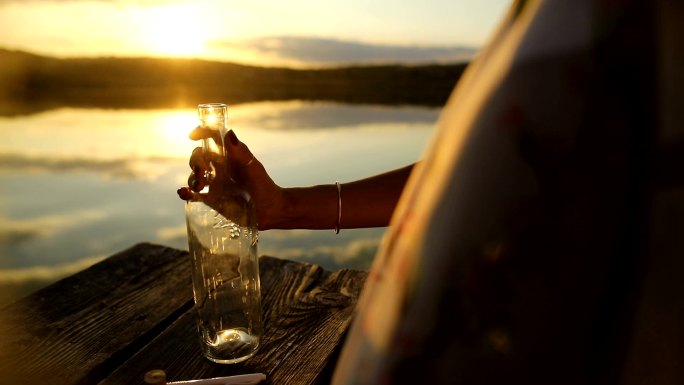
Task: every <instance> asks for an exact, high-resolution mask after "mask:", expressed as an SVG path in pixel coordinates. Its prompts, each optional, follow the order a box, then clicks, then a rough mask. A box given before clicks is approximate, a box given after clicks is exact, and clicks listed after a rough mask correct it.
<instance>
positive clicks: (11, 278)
mask: <svg viewBox="0 0 684 385" xmlns="http://www.w3.org/2000/svg"><path fill="white" fill-rule="evenodd" d="M103 259H105V256H98V257H91V258H85V259H81V260H79V261H76V262H71V263H67V264H63V265H59V266H31V267H22V268H14V269H0V284H8V283H10V284H17V283H24V282H27V281H51V282H52V281H55V280H57V279H60V278H63V277H66V276H69V275H72V274H74V273H77V272H79V271H81V270H83V269H86V268H88V267H90V266H92V265H94V264H95V263H97V262H99V261H101V260H103Z"/></svg>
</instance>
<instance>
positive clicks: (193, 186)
mask: <svg viewBox="0 0 684 385" xmlns="http://www.w3.org/2000/svg"><path fill="white" fill-rule="evenodd" d="M198 184H199V181H198V180H197V176H196V175H195V174H192V175H190V177H189V178H188V186H190V189H191V190H192V191H195V190H197V185H198Z"/></svg>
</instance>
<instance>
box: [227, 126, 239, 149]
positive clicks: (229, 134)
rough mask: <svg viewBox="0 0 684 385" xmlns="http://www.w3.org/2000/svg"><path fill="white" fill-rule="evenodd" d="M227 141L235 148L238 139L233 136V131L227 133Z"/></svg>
mask: <svg viewBox="0 0 684 385" xmlns="http://www.w3.org/2000/svg"><path fill="white" fill-rule="evenodd" d="M228 140H230V143H231V144H232V145H233V146H237V144H238V138H237V136H235V133H234V132H233V130H230V131H228Z"/></svg>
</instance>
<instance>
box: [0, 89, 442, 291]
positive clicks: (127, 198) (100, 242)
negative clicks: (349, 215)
mask: <svg viewBox="0 0 684 385" xmlns="http://www.w3.org/2000/svg"><path fill="white" fill-rule="evenodd" d="M437 113H438V111H437V110H434V109H425V108H419V107H379V106H358V105H338V104H330V103H300V102H279V103H275V102H269V103H255V104H245V105H237V106H234V107H231V108H230V118H229V119H230V125H231V127H233V128H234V129H235V130H236V132H237V134H238V136H239V137H240V138H241V139H242V140H243V141H245V142H246V143H248V144H249V146H250V148H251V149H252V151H253V152H254V153H255V154H256V155H257V156H258V157H259V158H260V159H261V160H262V162H263V163H264V164H265V165H266V167H267V169H268V170H269V171H270V173H271V174H272V176H273V178H274V179H275V180H276V181H277V182H278V183H279V184H281V185H284V186H294V185H311V184H320V183H332V182H334V181H335V180H340V181H347V180H353V179H356V178H360V177H364V176H368V175H371V174H374V173H377V172H381V171H385V170H387V169H390V168H393V167H398V166H402V165H405V164H408V163H410V162H413V161H415V160H416V159H418V158H419V157H420V154H421V152H422V149H423V147H424V146H425V144H426V142H427V140H428V138H429V136H430V134H431V132H432V125H433V123H434V121H435V120H436V117H437ZM195 124H196V118H195V111H186V110H97V109H60V110H54V111H49V112H44V113H40V114H36V115H31V116H24V117H14V118H0V133H2V136H3V141H2V142H1V143H0V196H1V199H0V288H2V289H3V290H2V291H3V292H5V297H11V296H13V295H17V294H14V293H18V294H22V293H24V292H26V291H27V290H30V289H33V288H35V287H39V286H40V285H44V284H45V283H47V282H50V281H53V280H54V279H57V278H60V277H63V276H65V275H68V274H71V273H74V272H76V271H78V270H80V269H82V268H85V267H87V266H89V265H90V264H92V263H94V262H95V261H97V260H99V259H102V258H104V257H105V256H108V255H111V254H112V253H114V252H116V251H119V250H123V249H125V248H127V247H129V246H131V245H133V244H135V243H137V242H143V241H149V242H155V243H160V244H165V245H169V246H173V247H177V248H186V247H187V245H186V242H187V240H186V236H185V224H184V218H183V210H182V203H181V201H179V200H178V198H177V196H176V193H175V191H176V188H177V187H178V186H179V185H181V184H184V183H185V182H184V181H185V179H186V178H187V175H188V171H189V170H188V168H187V160H186V159H187V155H188V154H189V153H190V151H191V150H192V148H193V147H194V144H193V143H192V142H191V141H190V140H188V139H186V138H187V133H188V132H189V130H190V129H191V128H192V127H194V125H195ZM382 233H383V229H360V230H348V231H343V232H342V233H341V234H340V235H335V234H334V233H333V232H332V231H306V230H297V231H268V232H264V233H263V234H262V235H261V240H260V244H259V249H260V250H259V251H260V253H261V254H270V255H274V256H277V257H282V258H291V259H297V260H306V261H310V262H314V263H319V264H322V265H323V266H325V267H328V268H332V269H335V268H339V267H356V268H366V267H367V266H368V264H369V263H370V261H371V259H372V256H373V254H374V252H375V248H376V247H377V244H378V242H379V239H380V237H381V236H382ZM3 301H4V300H3V298H1V297H0V303H2V302H3Z"/></svg>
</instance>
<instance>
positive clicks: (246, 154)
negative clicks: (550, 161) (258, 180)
mask: <svg viewBox="0 0 684 385" xmlns="http://www.w3.org/2000/svg"><path fill="white" fill-rule="evenodd" d="M223 143H224V145H225V150H226V153H227V154H228V157H229V159H230V162H231V163H232V164H233V165H234V166H235V167H237V168H242V167H245V166H247V165H248V164H250V163H252V162H253V161H254V155H253V154H252V152H251V151H250V150H249V148H248V147H247V145H246V144H244V143H242V142H240V140H239V139H238V138H237V135H235V132H234V131H233V130H230V131H228V132H227V133H226V138H225V140H224V141H223Z"/></svg>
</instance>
